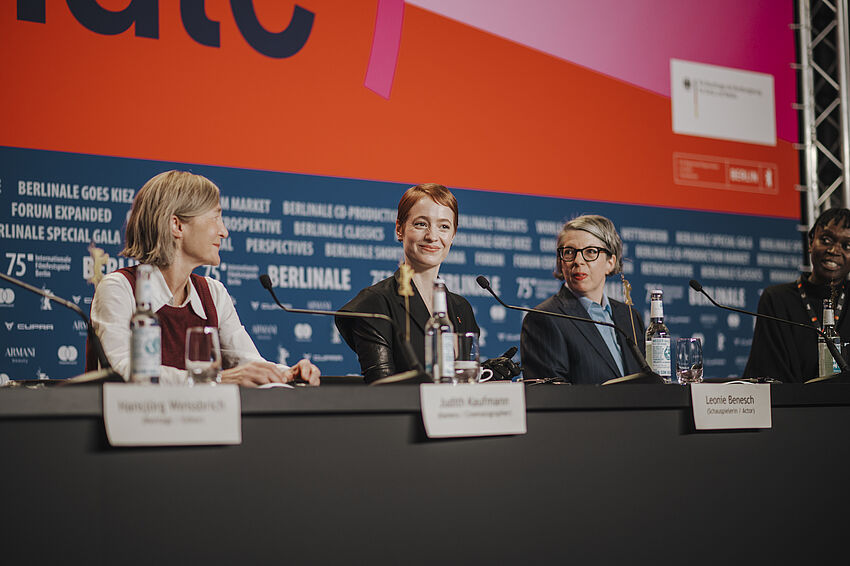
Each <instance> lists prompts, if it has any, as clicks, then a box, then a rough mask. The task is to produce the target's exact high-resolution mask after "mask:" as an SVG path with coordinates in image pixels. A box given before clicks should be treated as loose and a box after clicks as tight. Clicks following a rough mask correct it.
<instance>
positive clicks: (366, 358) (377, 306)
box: [335, 289, 395, 383]
mask: <svg viewBox="0 0 850 566" xmlns="http://www.w3.org/2000/svg"><path fill="white" fill-rule="evenodd" d="M340 310H344V311H357V312H371V313H378V314H385V315H387V316H392V313H391V312H390V309H389V306H388V305H387V303H386V300H385V299H384V298H383V297H382V296H380V295H379V294H378V293H375V292H373V291H371V290H369V289H364V290H363V291H361V292H360V293H359V294H358V295H357V296H356V297H355V298H354V299H352V300H351V301H350V302H349V303H348V304H346V305H345V306H344V307H342V308H341V309H340ZM335 322H336V327H337V329H338V330H339V333H340V335H341V336H342V338H343V339H344V340H345V342H346V344H348V346H349V347H350V348H351V349H352V350H354V352H355V353H356V354H357V359H358V361H359V362H360V373H361V374H362V375H363V378H364V380H365V381H366V383H371V382H373V381H375V380H377V379H381V378H382V377H386V376H388V375H392V374H394V373H395V363H394V361H393V327H392V324H390V323H389V322H387V321H385V320H375V319H362V318H361V319H357V318H342V317H339V316H337V317H336V320H335Z"/></svg>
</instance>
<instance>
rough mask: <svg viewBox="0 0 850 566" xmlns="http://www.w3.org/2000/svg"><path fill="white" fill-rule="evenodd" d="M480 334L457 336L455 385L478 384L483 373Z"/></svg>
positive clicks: (471, 333) (472, 333)
mask: <svg viewBox="0 0 850 566" xmlns="http://www.w3.org/2000/svg"><path fill="white" fill-rule="evenodd" d="M479 355H480V352H479V349H478V334H476V333H475V332H467V333H465V334H458V335H457V349H456V350H455V378H454V380H453V383H476V382H477V381H478V375H479V373H480V372H481V363H480V358H479Z"/></svg>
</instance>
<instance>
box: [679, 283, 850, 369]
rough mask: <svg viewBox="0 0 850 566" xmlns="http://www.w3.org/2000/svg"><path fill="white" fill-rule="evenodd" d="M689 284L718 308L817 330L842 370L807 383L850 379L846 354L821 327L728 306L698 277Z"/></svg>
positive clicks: (849, 367)
mask: <svg viewBox="0 0 850 566" xmlns="http://www.w3.org/2000/svg"><path fill="white" fill-rule="evenodd" d="M688 284H689V285H690V286H691V289H693V290H694V291H696V292H697V293H702V294H703V295H705V297H706V298H707V299H708V300H709V301H711V304H712V305H714V306H716V307H718V308H721V309H725V310H728V311H732V312H737V313H740V314H746V315H749V316H754V317H756V318H766V319H767V320H772V321H774V322H780V323H782V324H789V325H792V326H800V327H802V328H807V329H809V330H812V331H814V332H817V333H818V335H819V336H821V337H822V338H823V339H824V342H825V343H826V348H827V349H828V350H829V353H830V354H832V357H833V358H835V363H837V364H838V367H839V368H841V372H839V373H834V374H832V375H824V376H820V377H816V378H814V379H810V380H808V381H806V382H805V383H817V382H821V381H829V380H832V379H840V380H842V381H843V380H845V379H850V366H848V365H847V361H846V360H845V359H844V356H842V355H841V353H840V352H839V351H838V348H836V347H835V344H834V343H833V342H832V340H829V339H827V337H826V335H825V334H824V333H823V330H821V329H820V328H815V327H814V326H809V325H808V324H803V323H802V322H797V321H794V320H785V319H784V318H777V317H775V316H770V315H769V314H762V313H755V312H750V311H745V310H741V309H736V308H735V307H728V306H726V305H721V304H719V303H718V302H716V301H715V300H714V299H712V298H711V295H709V294H708V293H706V292H705V289H703V288H702V285H701V284H700V282H699V281H697V280H696V279H691V280H690V281H689V283H688Z"/></svg>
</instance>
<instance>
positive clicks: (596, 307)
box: [578, 293, 625, 375]
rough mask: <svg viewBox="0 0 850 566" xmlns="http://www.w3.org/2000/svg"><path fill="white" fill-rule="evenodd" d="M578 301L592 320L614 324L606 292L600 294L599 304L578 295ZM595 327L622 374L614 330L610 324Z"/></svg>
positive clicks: (620, 352)
mask: <svg viewBox="0 0 850 566" xmlns="http://www.w3.org/2000/svg"><path fill="white" fill-rule="evenodd" d="M578 302H579V303H581V306H583V307H584V310H586V311H587V314H588V315H590V318H591V319H592V320H595V321H596V322H608V323H611V324H614V319H613V318H612V316H611V303H610V302H608V296H607V295H606V294H604V293H603V294H602V304H601V305H600V304H599V303H597V302H595V301H594V300H593V299H588V298H587V297H579V298H578ZM596 329H597V330H598V331H599V333H600V334H601V335H602V339H603V340H604V341H605V345H606V346H608V350H609V351H610V352H611V357H612V358H614V361H615V362H616V363H617V368H618V369H619V370H620V375H624V374H625V372H624V371H623V352H622V351H621V350H620V344H618V343H617V335H616V334H615V332H616V331H615V330H614V329H613V328H611V327H610V326H599V325H597V327H596Z"/></svg>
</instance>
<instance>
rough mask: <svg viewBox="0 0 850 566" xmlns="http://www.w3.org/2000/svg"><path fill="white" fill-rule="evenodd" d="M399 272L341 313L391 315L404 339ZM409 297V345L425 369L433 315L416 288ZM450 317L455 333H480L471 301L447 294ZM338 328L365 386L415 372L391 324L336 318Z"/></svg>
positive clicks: (405, 316)
mask: <svg viewBox="0 0 850 566" xmlns="http://www.w3.org/2000/svg"><path fill="white" fill-rule="evenodd" d="M398 274H399V273H398V271H396V273H395V275H393V276H392V277H388V278H387V279H384V280H383V281H381V282H379V283H376V284H374V285H372V286H371V287H366V288H365V289H363V290H362V291H360V292H359V293H358V294H357V296H356V297H354V298H353V299H352V300H351V301H349V302H348V303H347V304H346V305H345V306H343V307H342V308H341V309H340V310H343V311H356V312H371V313H380V314H385V315H387V316H389V317H390V318H391V319H392V320H393V321H395V323H396V324H397V325H398V328H399V333H400V334H401V336H402V339H403V337H404V334H405V322H406V320H407V319H408V313H407V311H406V310H405V308H404V297H402V296H400V295H399V294H398V279H397V278H398ZM413 290H414V293H415V294H414V296H412V297H410V300H409V303H410V315H409V319H410V343H411V346H412V347H413V351H414V353H415V354H416V358H417V359H418V360H419V363H420V364H421V366H422V368H423V369H424V368H425V325H426V324H427V323H428V319H429V318H430V317H431V315H430V314H429V313H428V308H427V307H426V306H425V301H423V300H422V296H421V295H420V294H419V291H418V290H417V289H416V286H415V285H414V286H413ZM446 303H447V305H446V306H447V307H448V311H449V312H448V313H447V314H448V316H449V318H450V319H451V321H452V324H453V325H454V327H455V332H458V333H464V332H475V333H479V332H480V331H479V329H478V324H476V322H475V315H474V314H473V313H472V306H470V304H469V302H468V301H467V300H466V299H464V298H463V297H461V296H460V295H456V294H454V293H447V294H446ZM336 327H337V329H338V330H339V333H340V335H342V338H343V339H344V340H345V343H346V344H348V345H349V347H350V348H351V349H352V350H354V351H355V352H356V353H357V358H358V360H359V361H360V371H361V373H362V374H363V378H364V379H365V380H366V383H371V382H372V381H375V380H376V379H380V378H382V377H386V376H388V375H393V374H394V373H399V372H403V371H407V370H409V369H413V368H411V367H409V366H410V364H409V363H407V361H405V358H404V353H403V350H402V343H401V342H400V341H399V336H398V335H397V334H396V333H395V331H394V330H393V327H392V325H391V324H390V323H388V322H387V321H384V320H374V319H354V318H340V317H337V318H336Z"/></svg>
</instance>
